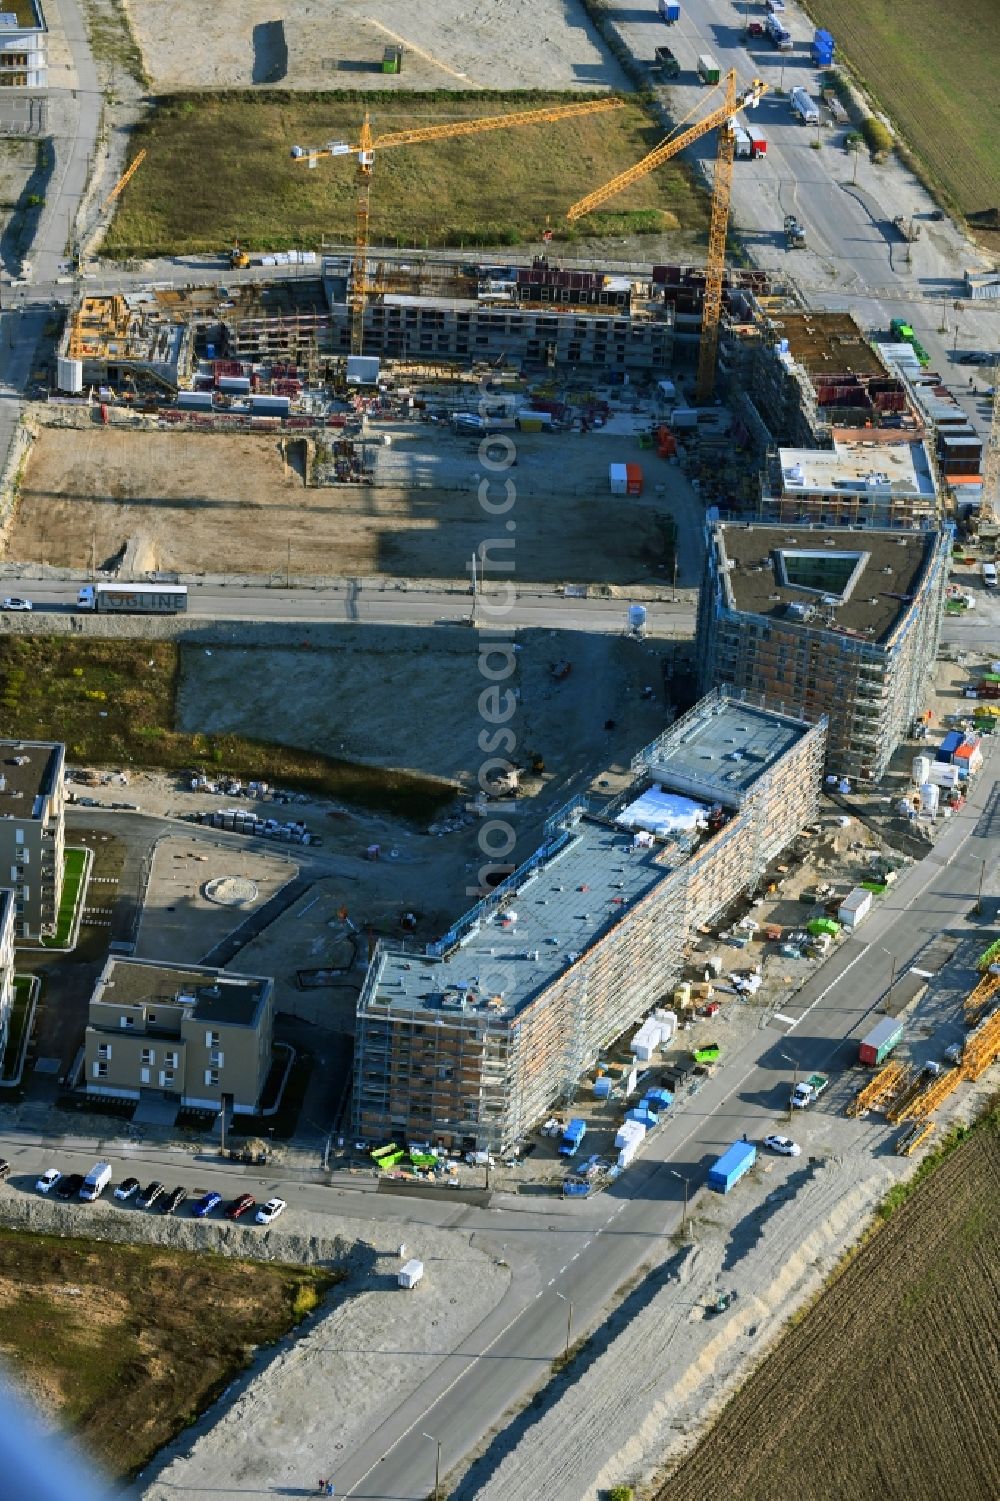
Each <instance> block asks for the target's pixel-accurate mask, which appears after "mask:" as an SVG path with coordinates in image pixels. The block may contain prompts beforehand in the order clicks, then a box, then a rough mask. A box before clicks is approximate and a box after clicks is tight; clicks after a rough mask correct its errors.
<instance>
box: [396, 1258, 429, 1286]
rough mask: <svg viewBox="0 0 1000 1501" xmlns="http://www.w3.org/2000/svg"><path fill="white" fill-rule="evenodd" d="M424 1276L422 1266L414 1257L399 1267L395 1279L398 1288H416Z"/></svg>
mask: <svg viewBox="0 0 1000 1501" xmlns="http://www.w3.org/2000/svg"><path fill="white" fill-rule="evenodd" d="M423 1275H424V1264H423V1262H422V1261H418V1260H417V1258H416V1257H415V1256H414V1257H413V1258H412V1260H410V1261H408V1262H407V1263H406V1265H405V1266H401V1267H400V1269H399V1272H398V1274H397V1277H396V1281H397V1282H398V1284H399V1286H400V1287H416V1285H417V1283H418V1282H419V1281H420V1279H421V1277H422V1276H423Z"/></svg>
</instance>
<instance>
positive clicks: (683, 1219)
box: [667, 1167, 691, 1237]
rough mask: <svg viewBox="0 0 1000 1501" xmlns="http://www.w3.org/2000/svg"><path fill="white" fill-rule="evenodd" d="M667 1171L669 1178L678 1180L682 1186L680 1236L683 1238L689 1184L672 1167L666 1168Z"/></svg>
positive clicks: (685, 1230) (681, 1174) (685, 1229)
mask: <svg viewBox="0 0 1000 1501" xmlns="http://www.w3.org/2000/svg"><path fill="white" fill-rule="evenodd" d="M667 1171H668V1172H669V1174H670V1176H671V1178H679V1179H680V1181H681V1182H682V1183H683V1184H684V1212H683V1214H682V1215H681V1236H682V1237H684V1236H686V1235H687V1223H688V1189H689V1188H690V1186H691V1184H690V1182H689V1180H688V1179H687V1178H685V1176H684V1174H683V1173H678V1172H675V1170H674V1169H673V1168H672V1167H671V1168H668V1169H667Z"/></svg>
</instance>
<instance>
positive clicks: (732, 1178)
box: [708, 1141, 757, 1194]
mask: <svg viewBox="0 0 1000 1501" xmlns="http://www.w3.org/2000/svg"><path fill="white" fill-rule="evenodd" d="M756 1161H757V1148H756V1147H755V1146H754V1144H753V1142H752V1141H734V1142H733V1144H732V1146H731V1147H730V1148H729V1149H728V1151H725V1152H723V1154H722V1156H721V1157H720V1158H719V1159H718V1161H717V1162H714V1163H713V1164H712V1166H711V1167H710V1168H709V1170H708V1186H709V1188H714V1189H715V1190H716V1191H717V1192H718V1193H723V1194H725V1193H728V1192H729V1190H730V1189H731V1188H732V1186H733V1184H734V1183H738V1182H739V1180H740V1179H741V1178H742V1177H743V1174H744V1173H748V1172H749V1171H750V1169H751V1168H752V1167H753V1165H754V1163H755V1162H756Z"/></svg>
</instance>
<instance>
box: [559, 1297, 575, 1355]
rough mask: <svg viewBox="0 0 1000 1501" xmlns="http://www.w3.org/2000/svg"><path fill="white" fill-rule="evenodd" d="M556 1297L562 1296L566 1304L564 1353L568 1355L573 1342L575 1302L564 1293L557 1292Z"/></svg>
mask: <svg viewBox="0 0 1000 1501" xmlns="http://www.w3.org/2000/svg"><path fill="white" fill-rule="evenodd" d="M556 1297H557V1298H561V1299H562V1301H563V1302H564V1303H565V1304H566V1349H565V1351H564V1352H563V1353H564V1355H568V1354H569V1347H570V1345H571V1344H572V1342H573V1304H572V1301H571V1300H570V1299H569V1298H567V1297H566V1296H565V1295H564V1294H563V1293H556Z"/></svg>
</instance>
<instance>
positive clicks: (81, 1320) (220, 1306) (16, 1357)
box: [0, 1231, 341, 1480]
mask: <svg viewBox="0 0 1000 1501" xmlns="http://www.w3.org/2000/svg"><path fill="white" fill-rule="evenodd" d="M340 1280H341V1279H340V1277H339V1275H338V1274H336V1273H332V1272H329V1271H323V1270H319V1269H314V1268H310V1267H299V1266H296V1267H290V1266H282V1265H280V1264H279V1265H274V1264H261V1263H251V1262H245V1261H234V1260H231V1259H229V1258H227V1257H224V1256H213V1255H198V1256H194V1255H189V1254H186V1253H184V1252H181V1251H171V1250H166V1249H164V1248H162V1247H159V1246H156V1247H153V1246H132V1245H121V1244H113V1243H107V1244H105V1243H103V1242H100V1241H93V1240H76V1239H72V1240H71V1239H66V1238H64V1237H60V1236H48V1235H28V1234H18V1233H14V1232H10V1231H0V1351H2V1352H3V1356H4V1360H5V1363H6V1364H7V1365H8V1366H9V1367H10V1368H11V1369H12V1370H13V1372H14V1374H15V1376H16V1377H19V1378H20V1379H21V1381H22V1382H24V1383H25V1384H26V1385H27V1386H28V1389H29V1390H34V1391H37V1392H43V1393H44V1394H45V1397H46V1399H48V1400H49V1401H51V1402H52V1403H53V1405H54V1406H55V1408H56V1410H57V1411H58V1413H59V1416H60V1419H61V1422H62V1426H63V1427H64V1429H66V1430H67V1431H68V1432H69V1433H71V1434H73V1435H74V1437H76V1438H77V1439H78V1440H79V1441H80V1442H81V1443H82V1445H83V1446H84V1448H85V1449H86V1450H87V1451H88V1452H89V1453H90V1454H91V1455H92V1456H93V1457H94V1459H95V1460H97V1461H98V1462H99V1463H100V1464H102V1465H103V1466H104V1467H106V1469H107V1470H108V1471H109V1473H110V1474H111V1476H112V1477H113V1478H114V1479H115V1480H120V1479H124V1478H125V1477H127V1476H130V1475H133V1474H135V1472H136V1471H137V1470H139V1469H141V1468H142V1467H143V1465H144V1464H145V1463H146V1462H147V1461H148V1460H149V1458H150V1457H151V1456H152V1455H153V1454H155V1453H156V1451H157V1450H158V1449H160V1448H161V1447H162V1446H163V1445H164V1444H165V1443H167V1442H169V1440H170V1439H171V1438H172V1437H173V1436H174V1435H175V1434H176V1433H177V1432H179V1431H180V1429H182V1428H184V1427H185V1426H186V1425H187V1424H188V1423H190V1422H192V1421H193V1420H194V1418H196V1417H197V1416H198V1414H199V1413H201V1412H203V1411H204V1409H205V1408H206V1407H207V1406H208V1405H209V1404H210V1403H211V1402H212V1401H213V1400H214V1398H215V1397H216V1396H218V1395H219V1393H220V1392H222V1391H223V1390H224V1389H225V1387H226V1386H227V1385H228V1384H229V1382H230V1381H232V1379H233V1377H234V1376H235V1375H236V1374H238V1372H239V1371H241V1370H242V1369H244V1367H245V1366H246V1365H247V1364H248V1363H249V1361H250V1359H251V1357H252V1354H253V1351H254V1349H255V1347H257V1346H258V1345H267V1344H270V1343H272V1342H273V1341H275V1340H277V1339H280V1338H281V1336H282V1335H283V1334H285V1333H286V1332H287V1331H288V1330H289V1329H290V1328H292V1327H293V1326H294V1325H295V1324H296V1323H298V1322H299V1321H300V1320H301V1319H302V1318H303V1317H305V1315H306V1314H307V1313H309V1312H310V1311H311V1310H312V1309H313V1308H315V1307H317V1306H318V1305H319V1304H320V1303H321V1302H322V1300H323V1297H324V1296H325V1294H326V1292H327V1291H328V1289H329V1288H330V1287H331V1286H332V1285H333V1284H334V1283H336V1282H338V1281H340ZM151 1310H152V1312H151Z"/></svg>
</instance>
